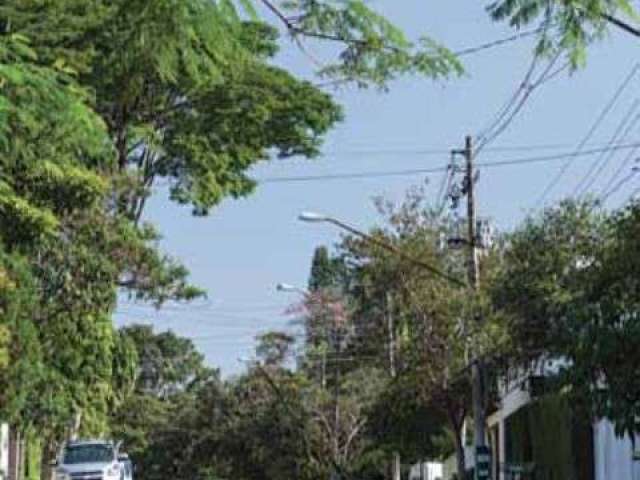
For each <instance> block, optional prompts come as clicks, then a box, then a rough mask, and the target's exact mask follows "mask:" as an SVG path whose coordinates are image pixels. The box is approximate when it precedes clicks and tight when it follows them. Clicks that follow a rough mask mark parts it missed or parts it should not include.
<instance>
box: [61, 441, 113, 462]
mask: <svg viewBox="0 0 640 480" xmlns="http://www.w3.org/2000/svg"><path fill="white" fill-rule="evenodd" d="M114 456H115V455H114V450H113V447H112V446H111V445H101V444H95V445H73V446H68V447H67V448H66V449H65V451H64V459H63V463H64V464H66V465H73V464H77V463H106V462H111V461H113V459H114Z"/></svg>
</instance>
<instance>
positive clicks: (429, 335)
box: [339, 189, 507, 474]
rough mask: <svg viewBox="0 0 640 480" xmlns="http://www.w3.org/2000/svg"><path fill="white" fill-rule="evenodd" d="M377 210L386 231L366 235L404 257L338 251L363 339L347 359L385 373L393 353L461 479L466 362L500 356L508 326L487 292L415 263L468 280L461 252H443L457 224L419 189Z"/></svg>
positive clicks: (358, 245)
mask: <svg viewBox="0 0 640 480" xmlns="http://www.w3.org/2000/svg"><path fill="white" fill-rule="evenodd" d="M377 205H378V208H379V210H380V212H381V214H382V217H383V223H382V225H381V226H378V227H374V228H373V229H371V231H370V232H369V235H370V236H372V237H373V238H374V239H376V240H378V241H379V242H381V243H386V244H388V245H392V246H393V247H394V248H395V249H397V250H398V251H401V252H402V253H403V255H398V254H394V253H391V252H390V251H389V250H388V249H384V248H382V247H380V245H379V244H376V243H373V242H370V241H367V240H363V239H361V238H358V237H350V236H348V237H345V239H344V240H343V242H342V243H341V244H340V246H339V255H340V257H341V258H342V259H343V261H344V262H345V264H346V265H348V268H349V271H350V274H349V275H350V278H352V281H351V282H350V285H351V286H352V287H351V289H350V290H349V292H348V295H349V296H350V298H351V300H352V305H353V311H354V313H353V323H354V324H355V330H356V332H358V338H357V341H355V342H354V343H353V344H352V345H351V347H350V350H348V352H349V353H348V354H349V355H354V356H356V357H358V356H361V357H366V358H367V360H365V361H363V362H362V363H368V364H371V363H374V362H379V364H380V365H382V366H384V367H388V366H389V365H390V362H389V352H390V350H391V351H392V353H393V356H394V364H397V366H398V368H397V376H398V377H399V378H398V380H397V381H398V382H402V381H407V380H406V378H411V379H412V381H411V382H409V383H410V384H411V385H413V387H412V388H414V389H415V390H416V391H417V392H418V394H419V396H418V398H419V402H420V404H421V405H422V408H424V409H425V411H427V410H430V411H437V412H438V414H439V415H441V418H445V419H446V421H447V423H448V430H449V431H450V432H451V433H452V434H453V437H454V442H453V444H454V445H455V447H456V448H455V451H456V454H457V459H458V469H459V471H460V474H463V473H464V471H465V465H464V451H463V448H462V447H463V445H462V438H461V434H462V426H463V422H464V420H465V418H466V415H467V413H468V408H469V400H470V391H469V388H470V384H469V369H468V366H469V362H470V359H471V355H472V353H473V354H474V355H479V356H484V355H494V354H496V353H499V352H500V351H501V349H502V348H503V344H504V342H505V341H506V339H507V336H506V334H505V329H504V324H503V320H502V318H501V315H500V314H499V312H498V311H496V310H495V309H494V308H493V307H492V305H491V304H490V302H489V301H488V297H487V293H486V292H484V291H480V292H479V293H478V295H476V296H473V295H470V294H469V292H468V290H466V289H464V288H460V287H459V286H458V285H457V284H452V283H451V282H448V281H447V280H445V279H443V278H442V277H440V276H435V275H433V274H432V273H431V272H425V270H424V269H423V268H422V266H420V265H418V264H416V263H415V262H411V261H410V259H412V258H415V259H420V260H421V261H423V262H427V263H429V264H430V265H432V266H433V267H434V268H436V269H437V270H439V271H440V272H444V273H446V274H448V276H449V277H456V278H461V279H463V278H464V277H465V274H466V263H465V253H464V252H462V251H459V250H445V249H441V248H439V244H440V243H441V242H440V240H441V237H442V235H445V236H450V235H453V234H454V233H455V222H453V221H452V219H449V218H447V217H443V216H441V215H440V213H439V212H437V211H436V210H434V209H432V208H431V207H430V206H429V204H428V203H427V202H426V201H425V194H424V191H423V190H422V189H412V190H410V191H409V192H408V193H407V196H406V198H405V200H404V201H403V202H402V203H401V204H399V205H395V204H392V203H389V202H385V201H383V200H382V199H379V200H378V201H377ZM494 256H495V253H494V252H487V254H486V255H484V256H483V259H482V269H483V271H484V272H485V273H487V274H489V272H491V271H492V270H493V268H494V267H493V264H494V263H495V262H494V259H493V257H494ZM389 315H392V316H393V317H392V318H393V322H392V323H391V324H390V323H389ZM478 315H482V316H483V319H484V321H483V322H482V324H480V323H479V322H477V321H476V318H477V316H478ZM390 338H391V340H390ZM472 348H473V352H472ZM385 370H387V369H386V368H385ZM389 371H392V369H389ZM392 377H393V375H392ZM392 382H393V381H392ZM407 438H409V437H407Z"/></svg>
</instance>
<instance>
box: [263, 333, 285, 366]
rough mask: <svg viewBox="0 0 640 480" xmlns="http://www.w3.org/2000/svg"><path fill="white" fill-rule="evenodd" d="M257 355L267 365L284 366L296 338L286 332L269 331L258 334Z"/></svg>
mask: <svg viewBox="0 0 640 480" xmlns="http://www.w3.org/2000/svg"><path fill="white" fill-rule="evenodd" d="M257 340H258V345H257V346H256V356H257V357H258V360H260V361H262V363H263V364H264V365H265V366H266V367H282V366H283V364H284V363H285V362H286V360H287V357H288V355H289V353H291V348H292V347H293V345H294V343H295V338H294V337H293V336H291V335H289V334H287V333H284V332H269V333H265V334H262V335H260V336H258V338H257Z"/></svg>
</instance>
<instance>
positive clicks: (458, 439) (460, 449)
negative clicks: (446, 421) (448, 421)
mask: <svg viewBox="0 0 640 480" xmlns="http://www.w3.org/2000/svg"><path fill="white" fill-rule="evenodd" d="M453 436H454V441H455V444H456V464H457V466H458V479H459V480H464V479H465V475H466V473H467V466H466V461H465V457H464V445H463V444H462V434H461V432H460V430H459V429H456V430H454V435H453Z"/></svg>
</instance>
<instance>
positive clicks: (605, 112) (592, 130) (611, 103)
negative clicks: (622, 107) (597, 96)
mask: <svg viewBox="0 0 640 480" xmlns="http://www.w3.org/2000/svg"><path fill="white" fill-rule="evenodd" d="M639 68H640V64H638V63H636V64H635V65H634V67H633V68H632V69H631V72H630V73H629V74H628V75H627V76H626V78H625V79H624V80H623V81H622V83H621V84H620V86H619V87H618V89H617V90H616V92H615V93H614V95H613V97H612V98H611V99H610V100H609V103H608V104H607V105H606V106H605V108H604V109H603V110H602V112H600V115H599V116H598V118H597V119H596V121H595V122H594V123H593V125H592V126H591V128H590V129H589V131H588V132H587V134H586V135H585V136H584V138H583V139H582V141H581V142H580V144H579V145H578V147H577V148H576V151H575V156H570V157H568V160H567V161H566V162H565V164H564V165H563V166H562V167H561V168H560V171H559V172H558V173H557V175H556V176H555V177H554V178H553V179H552V180H551V182H549V184H548V185H547V186H546V188H545V189H544V190H543V192H542V194H541V195H540V198H538V201H537V206H538V207H539V206H540V205H542V204H543V203H544V201H545V199H546V198H547V195H549V193H550V192H551V191H552V190H553V189H554V188H555V187H556V186H557V185H558V183H559V182H560V180H561V179H562V177H563V176H564V174H565V173H566V172H567V170H568V169H569V167H570V166H571V164H572V163H573V160H574V159H575V157H576V156H578V155H579V154H580V152H581V151H582V149H583V148H584V147H585V145H586V144H587V142H588V141H589V140H590V139H591V137H592V136H593V135H594V133H595V132H596V130H597V129H598V127H600V124H601V123H602V122H603V121H604V119H605V117H606V116H607V115H608V114H609V112H610V111H611V109H612V108H613V107H614V105H615V104H616V102H617V101H618V98H620V96H621V95H622V93H623V92H624V91H625V89H626V88H627V85H629V83H630V82H631V80H632V79H633V77H634V76H635V75H636V73H637V72H638V69H639Z"/></svg>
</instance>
